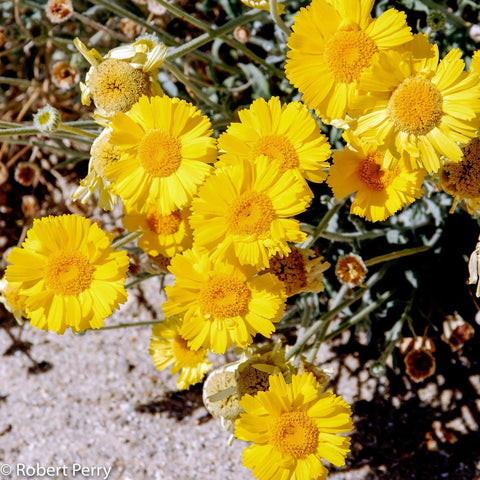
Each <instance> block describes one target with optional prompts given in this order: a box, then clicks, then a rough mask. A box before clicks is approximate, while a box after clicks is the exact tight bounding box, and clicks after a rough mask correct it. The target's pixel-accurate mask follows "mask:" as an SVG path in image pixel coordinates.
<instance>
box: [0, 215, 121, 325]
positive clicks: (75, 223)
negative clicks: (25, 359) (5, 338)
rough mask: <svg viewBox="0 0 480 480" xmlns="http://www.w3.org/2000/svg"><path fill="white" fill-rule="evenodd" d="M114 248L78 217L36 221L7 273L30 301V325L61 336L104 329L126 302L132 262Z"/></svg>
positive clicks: (108, 237)
mask: <svg viewBox="0 0 480 480" xmlns="http://www.w3.org/2000/svg"><path fill="white" fill-rule="evenodd" d="M110 243H111V235H108V234H106V233H105V232H103V231H102V230H101V229H100V228H99V227H98V225H97V224H95V223H94V224H90V221H89V220H88V219H86V218H83V217H79V216H77V215H61V216H58V217H52V216H50V217H44V218H42V219H40V220H38V219H35V220H34V222H33V226H32V228H31V229H30V230H29V231H28V234H27V238H26V240H25V241H24V242H23V244H22V248H18V247H15V248H14V249H13V250H12V251H11V253H10V255H9V256H8V258H7V260H8V262H10V263H11V265H9V266H8V267H7V271H6V278H7V281H8V282H13V283H14V284H15V285H17V286H18V287H19V294H20V295H24V296H25V297H26V300H25V310H26V314H27V317H28V318H29V319H30V325H32V326H34V327H37V328H40V329H43V330H53V331H55V332H57V333H59V334H61V333H64V332H65V330H66V328H67V327H71V329H72V330H73V331H74V332H78V331H82V330H85V329H87V328H100V327H101V326H102V325H103V320H104V319H105V318H106V317H108V316H109V315H111V314H112V312H113V311H114V310H115V309H117V308H118V307H119V304H120V303H124V302H125V301H126V299H127V293H126V291H125V287H124V282H125V278H126V275H127V270H128V256H127V254H126V252H124V251H121V252H117V251H115V250H114V249H113V248H112V247H111V245H110Z"/></svg>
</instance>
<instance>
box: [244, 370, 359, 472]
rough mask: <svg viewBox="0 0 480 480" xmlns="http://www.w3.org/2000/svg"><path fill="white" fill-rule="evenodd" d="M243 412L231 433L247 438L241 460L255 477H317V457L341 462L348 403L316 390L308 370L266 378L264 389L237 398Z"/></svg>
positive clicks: (345, 450)
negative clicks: (287, 376) (287, 377)
mask: <svg viewBox="0 0 480 480" xmlns="http://www.w3.org/2000/svg"><path fill="white" fill-rule="evenodd" d="M240 406H241V407H242V408H243V410H244V413H241V414H240V418H239V419H238V420H237V421H236V422H235V437H236V438H238V439H240V440H245V441H247V442H252V445H250V446H248V447H247V448H246V449H245V450H244V451H243V464H244V465H245V466H246V467H247V468H250V469H251V470H252V473H253V476H254V477H255V478H257V479H259V480H279V479H281V480H323V479H325V478H326V476H327V474H328V470H327V469H326V468H325V467H324V466H323V464H322V460H321V459H322V458H324V459H325V460H327V461H328V462H330V463H333V464H334V465H337V466H341V465H345V457H346V455H347V453H348V452H349V450H350V438H349V437H343V436H339V435H337V434H339V433H345V432H348V431H349V430H352V428H353V423H352V420H351V415H352V412H351V408H350V406H349V405H348V404H347V403H346V402H345V401H344V400H343V399H342V397H339V396H337V395H334V394H333V393H332V392H324V393H321V387H320V385H319V384H318V382H317V380H316V378H315V377H314V375H313V373H304V374H302V375H293V376H292V382H291V383H289V384H287V383H286V381H285V379H284V377H283V375H282V374H278V375H272V376H271V377H270V388H269V389H268V391H266V392H258V393H257V394H256V395H255V396H251V395H245V396H243V397H242V399H241V400H240Z"/></svg>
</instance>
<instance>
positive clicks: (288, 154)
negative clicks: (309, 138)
mask: <svg viewBox="0 0 480 480" xmlns="http://www.w3.org/2000/svg"><path fill="white" fill-rule="evenodd" d="M259 155H265V156H267V157H268V158H269V159H270V160H271V161H272V160H275V161H276V162H278V164H279V167H280V172H282V173H283V172H285V171H286V170H289V169H290V168H297V167H298V165H299V161H298V155H297V152H296V150H295V148H294V147H293V145H292V144H291V143H290V140H288V138H286V137H284V136H283V135H266V136H264V137H261V138H259V139H258V141H257V143H256V144H255V146H254V147H253V160H255V158H256V157H258V156H259Z"/></svg>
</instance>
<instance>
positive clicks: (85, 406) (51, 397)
mask: <svg viewBox="0 0 480 480" xmlns="http://www.w3.org/2000/svg"><path fill="white" fill-rule="evenodd" d="M142 288H143V293H144V295H143V297H144V298H143V299H140V298H139V297H138V296H137V295H135V292H133V293H131V294H130V299H129V301H128V303H127V304H126V305H124V306H123V308H122V309H121V311H120V312H117V313H116V314H115V315H114V316H113V317H112V318H111V319H109V320H107V322H106V323H107V324H113V323H116V322H129V321H140V320H145V319H149V318H151V313H150V312H149V311H148V308H149V305H150V306H154V305H159V303H160V302H161V301H162V299H161V298H160V297H159V296H158V293H157V292H158V280H157V279H150V280H148V281H147V282H144V284H142ZM145 299H146V301H145ZM14 332H16V329H15V330H14ZM149 336H150V327H148V326H146V327H136V328H126V329H120V330H106V331H102V332H87V333H86V334H85V335H73V334H71V333H68V332H67V333H66V334H65V335H63V336H57V335H56V334H55V333H52V332H48V333H46V332H42V331H39V330H36V329H34V328H29V327H28V326H27V327H26V328H24V330H23V335H22V340H23V341H26V342H31V343H32V345H33V346H32V348H31V350H30V353H31V355H32V357H33V358H34V359H35V360H36V361H38V362H42V361H43V362H48V363H49V364H51V365H52V368H51V369H49V370H48V371H44V372H41V373H37V374H35V373H32V372H31V371H29V367H30V366H31V362H30V360H29V359H28V357H27V356H26V355H24V354H22V352H20V351H17V352H16V353H15V354H14V355H10V356H3V357H2V359H1V361H0V463H4V464H8V465H11V466H13V467H14V468H20V469H21V468H22V465H25V466H26V467H27V466H29V467H35V466H36V465H37V464H39V465H40V466H43V467H48V466H52V467H58V468H60V470H59V471H57V474H58V476H57V477H55V475H46V474H45V475H43V476H42V475H37V474H36V473H34V474H33V475H31V474H30V475H29V472H30V473H31V472H32V471H33V470H30V471H29V470H28V469H27V470H25V474H24V473H22V471H21V470H20V471H19V473H20V474H19V475H17V474H16V473H15V474H11V475H5V473H6V472H3V476H2V472H1V471H0V479H1V480H4V479H5V480H6V479H10V478H11V479H16V478H18V479H20V478H22V479H23V478H39V479H40V478H65V477H66V475H64V471H63V470H61V469H62V468H63V466H66V467H65V472H66V473H67V474H68V476H69V477H73V476H74V475H73V474H74V473H75V476H76V477H77V478H79V479H81V478H108V479H110V480H143V479H145V480H147V479H148V480H177V479H178V480H207V479H208V480H217V479H218V480H220V479H222V480H223V479H224V478H228V479H229V480H240V479H245V480H249V479H251V478H253V477H252V475H251V473H250V471H249V470H247V469H246V468H244V467H243V466H242V462H241V452H242V450H243V448H244V447H245V444H244V443H243V442H240V441H235V442H234V444H233V445H232V446H231V447H228V446H227V440H228V437H229V434H228V433H227V432H225V431H223V430H222V428H221V426H220V424H219V422H217V421H216V420H213V419H210V418H209V417H208V415H207V411H206V410H205V408H204V407H203V406H202V405H201V403H200V402H201V397H200V395H201V394H200V389H196V390H194V391H193V392H189V393H188V394H187V395H178V394H173V396H172V397H171V398H170V400H169V401H168V402H164V401H162V398H163V397H164V395H165V394H168V392H172V391H175V390H176V385H175V382H176V379H175V377H172V376H171V375H170V373H169V372H168V371H163V372H158V371H157V370H156V369H155V367H154V365H153V363H152V362H151V360H150V356H149V354H148V344H149ZM10 345H11V340H10V339H9V337H8V336H7V335H6V332H5V331H4V330H2V329H0V352H5V351H6V350H7V349H8V348H9V347H10ZM339 387H341V385H339ZM343 388H345V390H346V392H344V394H345V393H346V398H347V397H348V396H350V395H351V394H352V393H353V392H352V391H351V389H350V388H347V386H345V385H344V387H343ZM347 390H348V391H347ZM337 393H338V394H342V391H339V390H338V389H337ZM347 399H348V398H347ZM139 405H140V406H142V405H143V407H139ZM74 464H77V465H80V466H82V467H83V468H85V469H86V470H85V471H84V473H82V472H81V471H77V472H73V466H74ZM16 466H19V467H16ZM26 467H25V468H26ZM93 467H97V469H98V468H99V467H104V468H106V469H107V470H109V469H110V471H109V473H108V475H107V474H106V473H105V471H104V470H103V469H102V468H100V469H99V470H97V471H95V470H94V468H93ZM75 468H80V467H75ZM40 473H41V471H40ZM366 475H367V471H366V469H362V470H356V471H354V472H353V471H351V472H348V473H345V472H337V473H334V474H332V475H331V476H330V477H329V478H331V479H334V480H349V479H352V480H353V479H356V480H362V479H365V478H368V477H367V476H366Z"/></svg>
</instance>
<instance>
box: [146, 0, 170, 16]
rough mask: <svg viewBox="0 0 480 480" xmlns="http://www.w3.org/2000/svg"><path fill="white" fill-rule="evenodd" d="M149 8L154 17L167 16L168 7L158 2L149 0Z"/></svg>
mask: <svg viewBox="0 0 480 480" xmlns="http://www.w3.org/2000/svg"><path fill="white" fill-rule="evenodd" d="M147 7H148V10H149V11H150V13H153V14H154V15H165V13H167V9H166V7H164V6H163V5H161V4H160V3H158V2H157V0H148V2H147Z"/></svg>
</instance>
